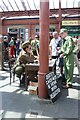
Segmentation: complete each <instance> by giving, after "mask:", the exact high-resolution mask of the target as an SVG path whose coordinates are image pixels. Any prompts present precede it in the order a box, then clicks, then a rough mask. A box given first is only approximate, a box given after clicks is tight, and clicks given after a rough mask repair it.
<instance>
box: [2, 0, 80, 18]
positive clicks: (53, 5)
mask: <svg viewBox="0 0 80 120" xmlns="http://www.w3.org/2000/svg"><path fill="white" fill-rule="evenodd" d="M40 1H41V2H44V1H48V0H0V15H1V17H2V16H6V14H5V13H8V14H7V16H9V14H12V13H13V12H15V13H16V12H17V15H19V16H20V13H22V14H23V11H25V13H26V12H28V13H29V11H38V12H39V10H40ZM79 7H80V0H61V8H62V9H68V8H74V9H75V8H79ZM49 9H50V10H52V9H54V10H56V9H59V0H49ZM34 14H35V15H36V13H35V12H34ZM15 16H16V14H15ZM30 16H31V14H30Z"/></svg>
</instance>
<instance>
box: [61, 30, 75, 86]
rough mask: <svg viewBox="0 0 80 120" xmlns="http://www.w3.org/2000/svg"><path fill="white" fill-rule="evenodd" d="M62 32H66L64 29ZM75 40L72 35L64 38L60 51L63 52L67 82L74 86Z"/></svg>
mask: <svg viewBox="0 0 80 120" xmlns="http://www.w3.org/2000/svg"><path fill="white" fill-rule="evenodd" d="M62 32H66V31H65V30H63V31H62ZM73 49H74V42H73V40H72V38H71V37H70V36H66V37H65V38H63V39H62V46H61V50H60V53H62V54H63V61H64V70H65V71H64V72H65V77H66V84H67V85H71V86H72V79H73V69H74V54H73Z"/></svg>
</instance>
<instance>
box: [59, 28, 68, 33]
mask: <svg viewBox="0 0 80 120" xmlns="http://www.w3.org/2000/svg"><path fill="white" fill-rule="evenodd" d="M64 32H68V31H67V29H64V28H62V29H61V30H60V32H59V33H60V34H61V33H64Z"/></svg>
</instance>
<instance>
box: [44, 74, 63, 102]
mask: <svg viewBox="0 0 80 120" xmlns="http://www.w3.org/2000/svg"><path fill="white" fill-rule="evenodd" d="M45 80H46V85H47V88H48V94H49V96H50V99H51V100H52V102H55V101H56V100H57V99H58V98H59V97H60V95H61V89H60V87H61V85H60V82H61V81H59V75H55V74H54V72H49V73H47V74H46V75H45Z"/></svg>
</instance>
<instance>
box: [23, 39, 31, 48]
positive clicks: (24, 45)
mask: <svg viewBox="0 0 80 120" xmlns="http://www.w3.org/2000/svg"><path fill="white" fill-rule="evenodd" d="M29 44H30V42H29V41H26V42H24V43H23V44H22V48H23V49H24V48H26V47H27V46H28V45H29Z"/></svg>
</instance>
